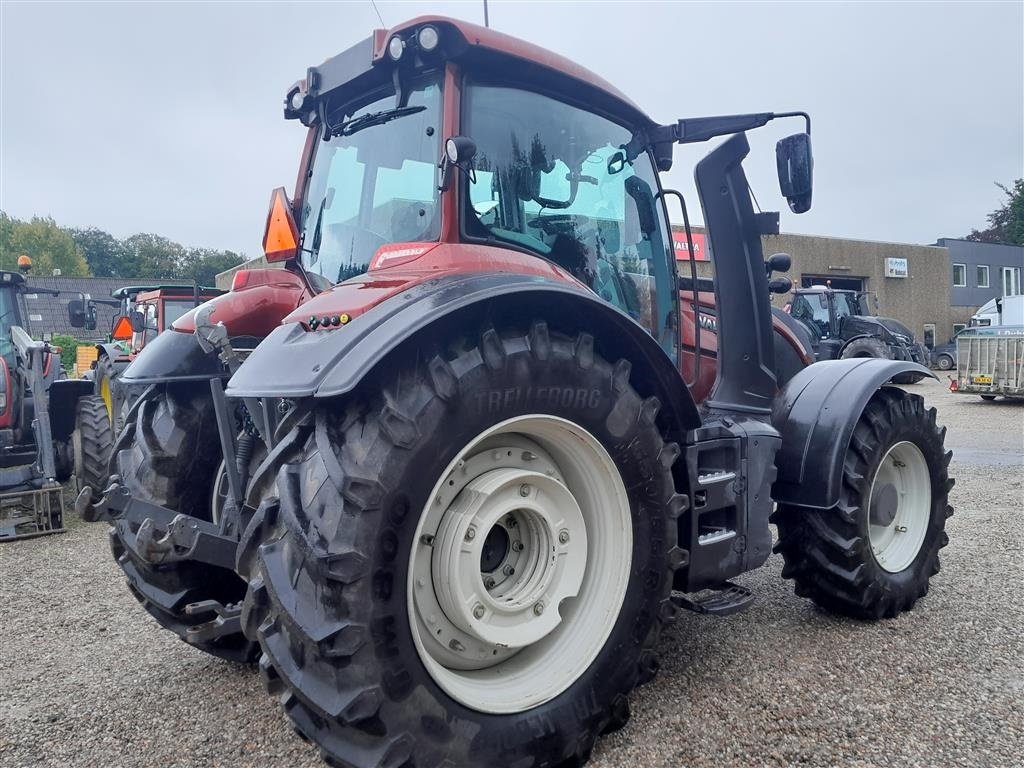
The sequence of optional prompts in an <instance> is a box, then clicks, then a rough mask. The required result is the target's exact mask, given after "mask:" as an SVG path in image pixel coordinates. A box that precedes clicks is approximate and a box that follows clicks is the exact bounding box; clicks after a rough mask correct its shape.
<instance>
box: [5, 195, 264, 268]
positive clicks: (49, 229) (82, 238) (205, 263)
mask: <svg viewBox="0 0 1024 768" xmlns="http://www.w3.org/2000/svg"><path fill="white" fill-rule="evenodd" d="M19 256H28V257H30V258H31V259H32V274H35V275H52V274H53V271H54V270H55V269H59V270H60V273H61V275H65V276H68V277H90V276H91V277H125V278H139V277H141V278H149V279H156V280H193V279H194V280H197V281H198V282H199V284H200V285H213V284H214V278H215V277H216V275H217V273H218V272H223V271H224V270H226V269H230V268H231V267H234V266H237V265H238V264H241V263H242V262H243V261H245V255H244V254H241V253H235V252H234V251H221V250H216V249H213V248H187V247H185V246H183V245H181V244H180V243H176V242H174V241H173V240H170V239H168V238H166V237H163V236H161V235H154V234H150V233H139V234H137V235H132V236H131V237H126V238H124V239H123V240H121V239H118V238H116V237H114V236H113V235H111V234H110V233H109V232H105V231H104V230H102V229H99V228H97V227H88V228H85V229H77V228H74V227H61V226H58V225H57V222H55V221H54V220H53V219H52V218H50V217H48V216H47V217H40V216H33V217H32V218H31V219H30V220H28V221H22V220H20V219H17V218H14V217H13V216H9V215H8V214H6V213H4V212H3V211H0V269H5V270H14V269H16V268H17V262H18V257H19Z"/></svg>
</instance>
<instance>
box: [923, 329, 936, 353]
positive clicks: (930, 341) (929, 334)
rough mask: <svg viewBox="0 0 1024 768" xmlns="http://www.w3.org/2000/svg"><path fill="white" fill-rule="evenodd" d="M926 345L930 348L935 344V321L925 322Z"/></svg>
mask: <svg viewBox="0 0 1024 768" xmlns="http://www.w3.org/2000/svg"><path fill="white" fill-rule="evenodd" d="M924 345H925V346H926V347H928V349H931V348H932V347H934V346H935V323H925V324H924Z"/></svg>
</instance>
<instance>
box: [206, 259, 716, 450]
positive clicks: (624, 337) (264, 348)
mask: <svg viewBox="0 0 1024 768" xmlns="http://www.w3.org/2000/svg"><path fill="white" fill-rule="evenodd" d="M537 316H539V317H544V318H547V319H548V320H549V321H551V322H555V323H557V321H558V320H559V319H560V318H567V319H568V320H569V321H570V322H571V323H572V324H573V325H574V326H575V327H576V328H577V329H585V330H587V331H589V332H591V333H593V334H594V336H595V338H597V339H599V342H598V343H599V344H600V345H601V346H602V348H603V349H604V351H605V353H606V355H608V356H617V357H625V358H627V359H628V360H630V362H631V363H632V364H633V371H634V378H636V377H637V376H638V375H644V376H647V377H649V379H650V381H649V387H648V388H649V389H650V390H651V391H650V394H654V395H657V396H658V397H659V399H660V400H661V402H662V405H663V407H664V409H665V410H666V411H669V412H671V413H672V417H670V418H674V420H675V422H676V423H675V425H673V426H675V427H677V428H678V431H679V432H683V431H685V430H688V429H694V428H696V427H697V426H699V425H700V416H699V414H698V412H697V407H696V405H695V404H694V402H693V398H692V397H691V396H690V393H689V391H688V390H687V388H686V386H685V384H684V383H683V380H682V377H681V376H680V374H679V371H678V369H677V368H676V366H675V365H674V363H673V362H672V360H671V358H669V356H668V355H667V354H665V352H664V351H663V350H662V348H661V347H660V346H659V345H658V343H657V342H656V341H655V340H654V339H653V338H652V337H651V336H650V334H649V333H648V332H647V331H646V330H645V329H644V328H643V327H641V326H640V325H639V324H637V323H636V322H635V321H633V320H632V319H631V318H630V317H629V316H628V315H626V314H624V313H622V312H620V311H619V310H618V309H616V308H615V307H613V306H612V305H610V304H608V303H607V302H605V301H604V300H602V299H601V298H599V297H598V296H597V295H596V294H594V293H592V292H590V291H589V290H587V289H586V288H584V287H582V286H579V285H576V284H573V283H569V282H567V281H564V280H556V279H551V278H546V277H543V276H536V275H522V274H512V273H490V272H488V273H480V272H477V273H472V274H456V275H449V276H446V277H442V278H435V279H432V280H428V281H426V282H423V283H419V284H417V285H415V286H413V287H412V288H410V289H409V290H407V291H403V292H402V293H398V294H396V295H394V296H392V297H390V298H388V299H386V300H384V301H382V302H380V303H379V304H377V305H376V306H374V307H373V308H371V309H370V310H368V311H366V312H365V313H363V314H361V315H359V316H357V317H355V318H353V319H352V320H351V321H350V322H349V323H347V324H346V325H340V326H334V327H332V328H325V327H324V326H321V328H320V330H307V328H306V327H305V326H304V325H303V324H301V323H289V324H286V325H282V326H281V327H279V328H277V329H276V330H274V331H273V333H271V334H270V335H269V336H267V338H266V339H265V340H264V342H263V343H262V344H260V345H259V347H257V348H256V349H255V350H254V351H253V353H252V354H251V355H250V356H249V357H248V358H247V359H246V360H245V362H244V363H242V365H241V366H240V367H239V369H238V370H237V371H236V372H235V374H234V375H233V376H232V377H231V380H230V381H229V382H228V387H227V390H226V394H227V395H228V396H229V397H275V398H305V397H314V398H329V397H337V396H339V395H343V394H345V393H347V392H351V391H352V390H353V389H355V387H356V386H357V385H358V384H359V383H360V381H362V380H363V379H364V378H365V377H366V376H367V375H368V374H370V372H371V371H373V370H374V369H375V368H376V367H377V365H378V364H380V363H381V362H382V361H384V360H385V358H387V357H388V356H389V355H390V354H391V353H393V352H396V351H400V352H406V351H407V352H408V353H409V354H418V353H419V351H420V349H422V348H425V347H426V348H429V347H427V345H426V344H423V343H421V342H420V341H419V340H420V339H422V338H423V337H424V335H432V336H436V335H439V334H444V333H448V332H452V333H458V332H462V333H465V332H471V333H472V332H477V331H479V330H482V329H483V328H484V327H486V325H488V324H492V323H497V322H501V321H502V320H508V321H511V322H515V323H519V324H522V323H524V322H529V321H530V320H531V319H532V318H533V317H537ZM400 347H401V350H400V349H399V348H400ZM641 369H642V371H643V372H641Z"/></svg>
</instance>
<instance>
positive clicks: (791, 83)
mask: <svg viewBox="0 0 1024 768" xmlns="http://www.w3.org/2000/svg"><path fill="white" fill-rule="evenodd" d="M490 5H491V14H490V15H491V23H492V26H494V27H496V28H497V29H499V30H501V31H504V32H507V33H509V34H512V35H515V36H517V37H521V38H525V39H526V40H529V41H531V42H534V43H537V44H539V45H541V46H544V47H547V48H550V49H552V50H554V51H557V52H559V53H561V54H563V55H565V56H567V57H569V58H572V59H575V60H577V61H579V62H580V63H581V64H583V65H584V66H586V67H589V68H590V69H592V70H594V71H596V72H597V73H598V74H600V75H602V76H604V77H605V78H607V79H608V80H610V81H611V82H613V83H615V84H616V85H617V86H618V87H619V88H620V89H621V90H623V91H624V92H626V93H628V94H630V95H631V96H632V97H633V99H634V101H636V102H637V103H638V104H640V105H641V106H642V107H644V108H645V109H646V110H647V111H648V112H649V113H650V114H651V115H652V116H653V117H655V118H656V119H658V120H661V121H665V122H668V121H671V120H674V119H675V118H677V117H685V116H698V115H713V114H723V113H730V112H757V111H786V110H792V109H803V110H806V111H808V112H810V113H811V115H812V119H813V121H814V123H813V139H814V153H815V192H814V208H813V210H812V211H811V212H810V213H807V214H804V215H803V216H802V217H800V218H797V217H796V216H794V215H792V214H788V213H784V214H783V218H782V228H783V230H784V231H789V232H803V233H811V234H820V235H830V236H836V237H846V236H849V237H857V238H864V239H870V240H890V241H897V242H916V243H931V242H934V240H935V239H936V238H938V237H943V236H950V237H959V236H962V235H965V234H967V233H968V232H969V231H970V230H971V228H972V227H981V226H983V225H984V223H985V214H987V213H988V212H989V211H991V210H992V209H993V208H995V207H996V206H997V205H998V204H999V203H1000V201H1001V193H1000V192H999V190H998V189H997V188H996V187H995V186H994V184H993V182H995V181H1000V182H1002V183H1004V184H1010V183H1011V182H1012V180H1013V179H1015V178H1018V177H1020V176H1021V175H1022V174H1024V171H1022V166H1024V127H1022V126H1024V31H1022V30H1024V3H1022V2H1020V0H1017V1H1016V2H1007V3H982V2H970V3H951V2H945V3H940V2H934V3H906V4H895V3H891V4H890V3H886V4H882V3H872V4H868V3H859V4H836V3H813V4H812V3H786V4H782V3H779V4H776V3H750V4H740V3H716V4H703V3H675V2H663V3H641V2H623V3H617V2H600V3H599V2H572V3H569V2H564V3H556V2H543V3H527V2H496V1H492V2H491V4H490ZM377 6H378V8H379V9H380V13H381V14H382V15H383V17H384V22H385V23H386V24H388V25H393V24H396V23H397V22H400V21H403V20H405V19H407V18H410V17H412V16H416V15H420V14H423V13H442V14H447V15H452V16H457V17H461V18H464V19H468V20H472V21H478V22H481V23H482V16H483V15H482V3H480V2H466V3H457V2H436V1H434V0H431V2H429V3H411V2H395V3H392V2H387V1H386V0H377ZM0 26H2V32H0V51H2V54H0V56H2V62H0V63H2V73H0V87H2V92H0V129H2V135H0V209H3V210H4V211H6V212H8V213H9V214H11V215H13V216H17V217H19V218H27V217H30V216H32V215H50V216H53V217H54V218H55V219H56V220H57V222H58V223H60V224H62V225H70V226H90V225H92V226H97V227H100V228H102V229H106V230H108V231H110V232H112V233H113V234H114V235H116V236H118V237H125V236H127V235H130V234H134V233H135V232H155V233H158V234H162V235H165V236H167V237H170V238H172V239H174V240H178V241H180V242H182V243H184V244H186V245H192V246H208V247H215V248H227V249H231V250H235V251H244V252H246V254H247V255H249V256H255V255H258V253H259V251H260V241H261V238H262V234H263V231H262V230H263V222H264V220H265V216H266V208H267V203H268V201H269V196H270V190H271V189H272V188H273V187H275V186H280V185H284V186H286V187H287V188H288V189H289V192H290V191H291V189H292V187H293V185H294V182H295V173H296V168H297V163H298V160H299V153H300V150H301V147H302V142H303V139H304V131H303V129H302V127H301V126H300V125H299V124H298V123H297V122H294V121H287V122H286V121H285V120H284V119H283V118H282V116H281V110H282V100H283V97H284V93H285V90H286V89H287V87H288V86H289V85H290V84H291V83H293V82H294V81H295V80H297V79H299V78H300V77H302V76H303V75H304V74H305V71H306V68H307V67H308V66H310V65H313V64H317V63H319V62H321V61H322V60H323V59H325V58H327V57H328V56H331V55H334V54H335V53H338V52H340V51H342V50H344V49H345V48H347V47H349V46H350V45H352V44H354V43H356V42H358V41H359V40H360V39H362V38H365V37H367V36H368V35H369V33H370V30H371V29H373V28H374V27H377V26H380V24H379V22H378V20H377V16H376V13H375V12H374V9H373V7H372V5H371V3H370V1H369V0H358V1H357V2H349V3H344V2H338V3H326V2H325V3H254V2H248V3H246V2H240V3H227V2H221V3H217V2H202V3H199V2H190V3H186V2H170V3H84V2H83V3H70V4H69V3H42V2H31V3H19V2H11V0H0ZM799 127H800V126H799V123H797V122H796V121H780V124H779V125H778V126H776V125H771V126H769V127H768V128H765V129H761V130H760V131H757V132H755V133H754V134H753V135H752V137H751V139H752V141H751V143H752V145H753V152H752V156H751V158H750V159H749V160H748V162H747V167H748V174H749V175H750V177H751V183H752V186H753V187H754V190H755V192H756V193H757V196H758V199H759V201H760V203H761V206H762V207H764V208H765V209H775V210H777V209H779V208H780V207H784V206H785V202H784V201H783V200H782V199H781V198H780V197H779V194H778V186H777V182H776V180H775V175H774V168H773V165H774V152H773V149H772V147H773V144H774V142H775V141H776V140H777V139H778V138H779V137H781V136H782V135H785V134H786V133H790V132H793V131H796V130H799ZM706 149H707V148H706V147H701V146H698V147H689V148H686V149H685V151H684V152H679V151H677V154H676V158H677V159H676V165H675V167H674V168H673V170H672V171H671V173H669V174H668V175H667V176H668V178H667V184H668V185H675V186H678V187H679V188H681V189H683V190H684V191H687V190H690V189H692V185H691V184H690V183H689V179H690V178H691V176H692V165H693V162H694V161H695V160H696V159H697V158H699V157H700V156H701V155H703V154H704V152H705V151H706ZM687 196H688V199H689V202H690V205H691V210H692V211H695V210H696V209H697V201H696V198H695V197H694V196H693V195H692V193H691V194H688V195H687ZM673 215H675V212H674V211H673ZM694 218H696V219H699V218H700V217H699V213H698V214H697V215H696V216H695V217H694Z"/></svg>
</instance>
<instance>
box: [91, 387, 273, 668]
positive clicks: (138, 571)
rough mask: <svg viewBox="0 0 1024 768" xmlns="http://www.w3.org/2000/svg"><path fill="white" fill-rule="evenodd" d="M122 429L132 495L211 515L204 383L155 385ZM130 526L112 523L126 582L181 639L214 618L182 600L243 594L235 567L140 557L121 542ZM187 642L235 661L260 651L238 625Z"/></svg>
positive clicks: (213, 442) (215, 445)
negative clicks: (214, 636)
mask: <svg viewBox="0 0 1024 768" xmlns="http://www.w3.org/2000/svg"><path fill="white" fill-rule="evenodd" d="M126 429H130V430H134V434H133V435H132V436H131V438H130V439H128V440H127V443H126V444H127V445H128V446H129V447H128V448H126V449H124V450H122V451H120V453H119V454H118V457H117V464H118V471H119V474H120V477H121V481H122V483H124V485H125V487H126V488H127V489H128V490H129V492H130V493H131V495H132V496H133V497H134V498H138V499H142V500H144V501H149V502H152V503H154V504H159V505H160V506H163V507H167V508H169V509H173V510H175V511H176V512H180V513H182V514H186V515H192V516H194V517H198V518H201V519H204V520H210V518H211V501H212V499H213V487H214V482H215V474H216V472H217V468H218V467H219V466H220V463H221V450H220V442H219V440H218V436H217V424H216V417H215V414H214V409H213V401H212V399H211V397H210V394H209V391H208V389H207V388H206V386H205V384H204V385H166V386H164V387H162V388H159V389H157V390H155V391H154V392H153V393H152V395H151V396H150V397H149V399H147V401H146V402H144V403H143V404H142V405H141V406H140V408H139V410H138V411H137V413H136V419H135V421H134V422H133V423H131V424H129V425H128V426H127V427H126ZM127 526H129V523H127V522H125V521H123V520H119V521H117V522H116V523H115V524H114V525H113V526H112V527H111V529H110V545H111V550H112V551H113V553H114V558H115V559H116V560H117V562H118V565H120V566H121V569H122V570H123V571H124V574H125V577H126V578H127V580H128V587H129V589H130V590H131V591H132V594H133V595H134V596H135V597H136V599H137V600H138V601H139V602H140V603H142V605H143V607H144V608H145V609H146V610H147V611H148V612H149V613H150V614H151V615H152V616H153V618H155V619H156V620H157V622H159V624H160V625H161V626H163V627H164V628H165V629H169V630H170V631H172V632H174V633H175V634H176V635H178V636H179V637H180V638H182V639H183V640H186V641H188V639H187V630H188V628H189V627H190V626H194V625H196V624H200V623H202V622H204V621H208V620H210V619H212V618H213V616H212V615H208V616H207V615H199V616H195V615H193V616H190V615H188V614H186V613H185V607H186V606H187V605H189V604H190V603H197V602H202V601H204V600H216V601H217V602H219V603H221V604H222V605H227V604H229V603H238V602H240V601H241V600H242V598H243V597H244V595H245V582H243V581H242V580H241V579H240V578H238V575H237V574H235V572H234V571H231V570H227V569H224V568H217V567H215V566H211V565H206V564H204V563H197V562H192V561H188V560H185V561H179V562H171V563H164V564H160V565H154V564H152V563H150V562H148V561H146V560H144V559H142V558H140V557H138V556H137V555H136V554H135V553H134V552H133V551H132V550H131V548H130V547H127V546H126V545H125V542H124V537H125V535H126V534H127V533H128V532H129V529H128V528H127ZM130 532H131V533H132V534H134V533H135V532H136V531H134V530H131V531H130ZM189 644H190V645H193V646H194V647H196V648H199V649H200V650H202V651H205V652H207V653H210V654H212V655H214V656H219V657H221V658H224V659H227V660H229V661H238V662H252V661H255V659H256V655H257V651H258V648H257V646H256V644H255V643H251V642H250V641H248V640H247V639H246V638H245V637H244V635H242V634H241V633H240V632H239V633H234V634H232V635H228V636H224V637H220V638H217V639H215V640H211V641H208V642H190V643H189Z"/></svg>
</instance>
